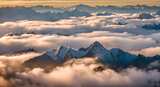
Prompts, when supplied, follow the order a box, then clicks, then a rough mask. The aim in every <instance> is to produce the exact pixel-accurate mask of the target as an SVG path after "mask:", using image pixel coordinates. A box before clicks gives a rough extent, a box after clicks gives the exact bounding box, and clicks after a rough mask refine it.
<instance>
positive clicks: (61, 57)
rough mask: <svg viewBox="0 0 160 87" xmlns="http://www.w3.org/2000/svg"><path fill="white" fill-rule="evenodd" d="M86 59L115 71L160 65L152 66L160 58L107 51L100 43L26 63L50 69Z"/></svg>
mask: <svg viewBox="0 0 160 87" xmlns="http://www.w3.org/2000/svg"><path fill="white" fill-rule="evenodd" d="M85 57H93V58H95V57H96V58H97V59H98V61H99V62H101V63H102V64H103V65H106V66H109V67H111V68H114V69H124V68H129V67H137V68H141V69H154V68H156V69H157V68H158V69H159V70H160V68H159V64H157V65H154V66H151V64H154V63H155V62H158V63H160V56H159V55H157V56H153V57H145V56H143V55H134V54H131V53H128V52H125V51H123V50H121V49H119V48H112V49H111V50H108V49H106V48H105V47H104V46H103V45H102V44H101V43H99V42H98V41H96V42H94V43H93V44H91V45H90V46H89V47H87V48H80V49H73V48H67V47H64V46H61V47H60V48H59V49H56V50H48V51H46V52H44V53H43V54H42V55H40V56H37V57H34V58H32V59H30V60H27V61H25V62H24V64H23V65H24V66H26V67H43V68H46V67H50V66H57V65H61V64H63V63H64V62H65V61H67V60H70V59H81V58H85Z"/></svg>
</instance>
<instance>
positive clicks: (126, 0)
mask: <svg viewBox="0 0 160 87" xmlns="http://www.w3.org/2000/svg"><path fill="white" fill-rule="evenodd" d="M77 4H87V5H92V6H95V5H116V6H124V5H152V6H153V5H156V6H157V5H158V6H160V0H0V6H5V7H6V6H32V5H44V6H54V7H66V6H71V5H77Z"/></svg>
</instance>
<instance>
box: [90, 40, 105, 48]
mask: <svg viewBox="0 0 160 87" xmlns="http://www.w3.org/2000/svg"><path fill="white" fill-rule="evenodd" d="M91 46H96V47H103V45H102V44H101V43H100V42H98V41H95V42H94V43H93V44H92V45H91Z"/></svg>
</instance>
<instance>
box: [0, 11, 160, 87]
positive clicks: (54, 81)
mask: <svg viewBox="0 0 160 87" xmlns="http://www.w3.org/2000/svg"><path fill="white" fill-rule="evenodd" d="M153 23H160V17H159V16H156V17H155V18H152V19H139V18H138V17H137V14H127V13H126V14H113V15H108V16H95V15H93V16H90V17H73V18H69V19H61V20H58V21H36V20H35V21H28V20H19V21H12V22H11V21H8V22H2V23H0V87H93V86H94V87H124V86H125V87H154V86H155V85H156V86H159V85H160V84H159V82H160V75H159V74H160V73H159V72H158V71H157V70H152V71H143V70H138V69H136V68H129V69H126V70H123V71H120V72H116V71H114V70H112V69H109V68H107V67H105V69H104V70H103V71H100V72H95V71H94V70H93V68H94V67H97V66H99V65H100V64H99V63H98V62H96V61H95V59H94V58H91V59H88V58H86V59H81V60H76V61H80V63H78V64H77V63H74V64H72V65H70V64H68V65H66V66H59V67H56V68H54V69H53V70H51V71H49V72H46V71H45V70H44V69H42V68H34V69H26V68H24V67H21V64H22V63H23V62H24V61H26V60H28V59H31V58H33V57H35V56H38V55H41V54H42V53H43V52H45V51H47V50H48V49H56V48H58V47H60V46H67V47H71V48H75V49H78V48H81V47H88V46H89V45H90V44H92V43H93V42H94V41H99V42H101V43H102V44H103V45H104V47H106V48H107V49H111V48H121V49H123V50H125V51H128V52H130V53H133V54H139V53H140V54H143V55H145V56H155V55H159V54H160V38H159V37H160V32H159V31H158V30H152V29H151V30H147V29H143V28H142V26H143V25H146V24H153ZM28 48H33V49H34V50H35V52H28V53H22V54H19V53H17V52H20V51H21V50H25V49H28ZM86 62H87V63H86ZM88 62H89V64H88ZM155 83H156V84H155Z"/></svg>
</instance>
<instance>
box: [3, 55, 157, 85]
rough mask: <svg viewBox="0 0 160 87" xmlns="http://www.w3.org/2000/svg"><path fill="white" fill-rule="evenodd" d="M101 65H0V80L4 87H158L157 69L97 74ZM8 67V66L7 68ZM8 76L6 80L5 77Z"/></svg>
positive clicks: (86, 61)
mask: <svg viewBox="0 0 160 87" xmlns="http://www.w3.org/2000/svg"><path fill="white" fill-rule="evenodd" d="M99 66H102V65H101V64H99V63H98V62H96V60H95V59H94V58H86V59H79V60H74V61H73V62H71V63H66V64H65V66H60V67H56V68H55V69H53V70H51V71H50V72H46V71H45V70H44V69H41V68H34V69H33V70H29V71H23V72H19V71H18V72H15V71H14V70H12V68H8V69H5V70H3V69H4V67H5V64H2V63H1V69H0V70H3V73H2V74H1V76H0V77H1V79H0V81H1V82H3V83H4V84H3V85H4V86H3V85H2V87H9V85H11V86H14V87H41V86H42V87H43V86H45V87H53V86H54V87H82V86H83V87H93V86H94V87H124V86H127V87H144V86H145V87H154V86H159V81H160V76H159V74H160V73H159V72H158V71H157V70H151V71H143V70H137V69H135V68H130V69H127V70H124V71H120V72H116V71H114V70H112V69H109V68H107V67H106V68H105V69H104V70H103V71H98V72H96V71H94V69H95V68H96V67H99ZM5 68H6V67H5ZM5 76H7V78H6V77H5Z"/></svg>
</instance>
